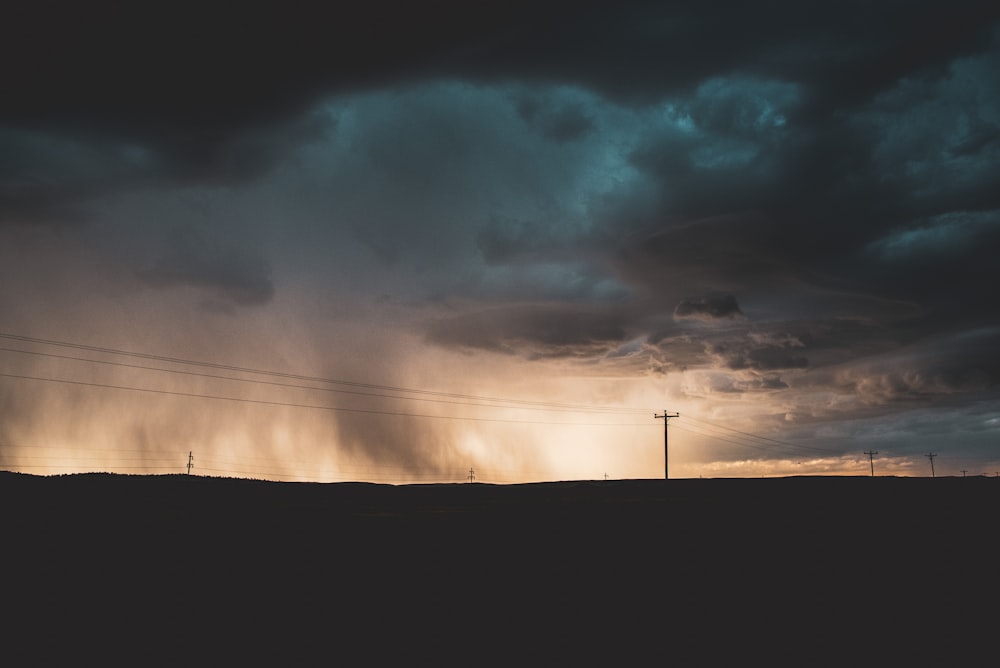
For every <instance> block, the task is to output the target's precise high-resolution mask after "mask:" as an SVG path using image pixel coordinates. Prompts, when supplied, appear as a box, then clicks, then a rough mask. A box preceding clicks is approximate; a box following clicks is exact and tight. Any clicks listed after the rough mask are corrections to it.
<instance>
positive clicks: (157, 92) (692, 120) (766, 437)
mask: <svg viewBox="0 0 1000 668" xmlns="http://www.w3.org/2000/svg"><path fill="white" fill-rule="evenodd" d="M356 4H357V6H354V5H349V6H347V5H344V4H343V3H275V2H247V3H239V4H238V5H231V4H230V5H229V6H227V7H225V8H223V7H222V6H221V3H214V2H199V3H186V2H171V3H156V2H154V3H120V2H92V3H59V2H46V1H44V0H41V1H38V2H33V3H23V4H21V5H19V6H16V7H14V8H11V9H10V10H9V11H8V12H6V13H7V15H8V16H6V17H5V20H4V25H3V27H2V28H0V33H2V34H0V37H2V38H0V63H2V64H0V75H2V80H3V81H4V88H3V103H2V104H0V467H2V468H6V469H8V470H17V471H23V472H28V473H36V474H43V475H51V474H58V473H66V472H79V471H90V470H113V471H115V472H122V473H170V472H185V471H188V470H190V472H191V473H194V474H199V475H216V476H237V477H262V478H267V479H274V480H288V481H325V482H334V481H342V480H363V481H372V482H385V483H411V482H464V481H477V482H494V483H517V482H532V481H543V480H589V479H604V478H608V479H627V478H662V477H664V475H665V462H664V459H665V452H664V445H665V444H664V441H665V437H666V439H668V440H669V445H668V446H667V447H668V454H667V456H666V458H667V459H668V460H669V475H670V477H677V478H693V477H706V478H707V477H762V476H764V477H768V476H787V475H871V474H872V473H874V474H875V475H900V476H930V475H938V476H962V475H990V476H993V475H998V472H1000V309H998V308H997V306H996V303H997V302H996V287H997V286H998V285H1000V263H998V262H997V260H996V255H997V251H998V250H1000V187H998V186H1000V183H998V177H997V174H998V171H997V166H998V164H1000V9H998V8H997V5H996V4H995V3H981V2H968V1H966V0H949V1H948V2H939V1H931V2H919V1H916V2H878V3H873V2H855V1H850V0H848V1H846V2H837V3H803V2H799V1H786V0H777V1H775V2H767V3H745V2H725V1H723V2H717V3H706V2H648V1H632V0H622V1H619V2H614V3H596V2H587V1H581V0H578V1H576V2H554V1H548V0H534V1H533V2H530V3H529V2H520V1H517V0H514V1H508V2H504V3H492V2H484V3H457V2H438V1H431V2H425V3H412V2H380V1H378V0H375V1H372V2H366V3H356ZM665 412H666V413H667V414H669V415H674V414H676V415H677V417H671V418H670V419H669V421H667V429H666V434H665V433H664V432H665V429H664V419H662V418H657V417H656V416H657V415H661V416H662V415H664V413H665ZM189 464H190V465H191V467H190V469H189V468H188V465H189Z"/></svg>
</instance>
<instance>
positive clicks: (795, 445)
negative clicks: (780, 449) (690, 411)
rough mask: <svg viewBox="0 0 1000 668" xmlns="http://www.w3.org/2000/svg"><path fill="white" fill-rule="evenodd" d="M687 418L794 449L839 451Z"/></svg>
mask: <svg viewBox="0 0 1000 668" xmlns="http://www.w3.org/2000/svg"><path fill="white" fill-rule="evenodd" d="M685 419H689V420H693V421H695V422H702V423H704V424H706V425H709V426H710V427H714V428H716V429H725V430H726V431H730V432H734V433H736V434H741V435H743V436H749V437H751V438H756V439H759V440H762V441H767V442H769V443H774V444H777V445H782V446H785V447H788V448H794V449H797V450H812V451H814V452H822V453H832V452H837V451H836V450H832V449H830V448H820V447H816V446H809V445H802V444H801V443H791V442H789V441H783V440H780V439H777V438H770V437H768V436H760V435H758V434H752V433H750V432H747V431H740V430H739V429H733V428H732V427H726V426H724V425H721V424H716V423H714V422H709V421H708V420H702V419H699V418H692V417H690V416H687V417H686V418H685Z"/></svg>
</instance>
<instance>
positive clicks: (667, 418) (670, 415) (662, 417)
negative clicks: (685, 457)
mask: <svg viewBox="0 0 1000 668" xmlns="http://www.w3.org/2000/svg"><path fill="white" fill-rule="evenodd" d="M680 416H681V414H680V413H668V412H667V411H666V410H664V411H663V415H657V414H656V413H653V417H654V418H655V419H657V420H663V479H664V480H667V479H669V478H670V466H669V464H668V460H667V425H668V424H669V423H670V418H675V417H680Z"/></svg>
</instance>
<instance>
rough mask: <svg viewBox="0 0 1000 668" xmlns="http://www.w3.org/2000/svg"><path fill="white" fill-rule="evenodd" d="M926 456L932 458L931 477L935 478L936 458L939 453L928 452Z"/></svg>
mask: <svg viewBox="0 0 1000 668" xmlns="http://www.w3.org/2000/svg"><path fill="white" fill-rule="evenodd" d="M924 456H925V457H927V458H928V459H930V460H931V477H932V478H933V477H934V458H935V457H937V453H936V452H928V453H927V454H926V455H924Z"/></svg>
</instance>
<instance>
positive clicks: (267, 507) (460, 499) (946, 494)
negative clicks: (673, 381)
mask: <svg viewBox="0 0 1000 668" xmlns="http://www.w3.org/2000/svg"><path fill="white" fill-rule="evenodd" d="M998 498H1000V481H998V480H996V479H992V478H984V477H979V478H967V479H966V478H934V479H929V478H889V477H876V478H870V477H858V478H843V477H836V478H824V477H802V478H778V479H709V480H702V479H686V480H670V481H663V480H627V481H575V482H551V483H533V484H522V485H488V484H479V483H472V484H465V483H463V484H446V485H398V486H394V485H376V484H369V483H331V484H319V483H315V484H313V483H275V482H262V481H252V480H242V479H226V478H203V477H198V476H185V475H168V476H127V475H109V474H81V475H68V476H52V477H39V476H30V475H24V474H14V473H0V503H2V504H3V506H2V507H3V508H4V510H5V523H4V546H5V549H4V565H5V566H6V569H5V571H6V573H7V574H8V576H9V577H10V580H11V581H10V585H9V586H8V587H7V588H6V593H7V597H6V600H7V602H8V603H9V604H10V605H12V606H13V607H12V608H10V609H12V610H16V611H17V619H18V623H17V624H16V625H15V626H12V627H8V628H9V629H11V631H12V632H13V636H12V637H16V636H17V635H18V633H22V632H27V631H39V630H44V629H54V628H58V629H60V633H65V632H66V629H70V630H71V631H72V632H73V633H81V634H82V635H84V636H88V637H89V636H93V637H107V634H108V633H111V634H112V635H113V636H114V637H115V638H116V639H117V640H116V642H140V644H142V645H144V646H146V647H152V646H157V643H159V644H163V643H178V642H180V643H183V642H184V640H183V638H190V637H191V636H192V634H193V635H195V636H198V635H202V636H203V638H204V640H205V641H206V643H207V644H204V645H203V646H204V647H205V648H207V649H205V650H203V651H210V652H219V653H220V654H218V657H217V658H218V660H219V661H220V662H223V663H227V665H228V664H232V663H242V662H245V661H247V660H250V661H251V662H253V659H259V658H261V657H260V655H259V653H258V650H260V651H263V649H262V647H263V646H264V645H267V646H270V645H271V643H273V642H276V643H277V644H278V645H279V646H282V645H285V646H287V647H288V649H287V651H289V652H294V651H296V650H297V649H299V648H305V647H309V648H314V649H315V648H321V647H322V648H327V649H328V651H329V652H330V656H355V657H357V656H366V657H367V658H368V659H370V661H371V663H375V664H377V665H385V664H387V663H396V662H398V661H400V660H408V661H410V662H415V663H427V662H430V663H436V662H437V660H439V659H443V658H445V657H452V658H455V657H457V656H458V655H461V653H463V652H466V653H467V652H472V651H475V652H481V653H482V658H483V659H484V661H483V662H486V663H490V662H491V661H485V659H486V658H488V657H489V658H491V660H492V659H498V660H500V663H511V662H515V661H516V662H519V663H520V662H527V663H544V662H549V661H550V660H551V661H554V662H556V663H560V664H561V663H564V662H566V661H568V660H573V661H577V660H589V661H593V660H606V661H614V662H615V663H616V664H618V665H628V664H632V663H637V662H639V661H640V659H641V660H642V661H643V662H646V661H648V658H642V657H648V656H649V652H653V653H654V654H653V655H652V658H653V659H654V660H658V661H659V660H666V659H668V658H670V657H673V658H674V659H678V660H682V665H690V664H691V662H692V661H694V662H696V663H698V662H701V663H703V665H719V664H721V663H725V662H729V661H732V660H737V659H739V660H743V659H745V660H750V659H752V658H753V657H758V658H763V657H765V656H766V657H770V660H771V663H772V664H773V663H775V662H777V663H784V664H785V665H791V664H792V663H794V661H793V660H792V659H793V657H798V660H801V661H802V663H798V664H797V665H802V664H803V663H804V664H808V665H823V664H824V662H825V661H826V659H824V661H819V662H813V661H810V660H806V658H805V657H806V656H813V657H814V658H815V657H816V656H819V657H826V658H827V659H830V658H831V657H833V656H835V655H838V656H839V655H841V652H844V651H846V650H848V648H850V647H854V645H853V643H854V640H856V641H857V643H858V644H857V647H858V651H859V652H860V647H861V646H862V640H863V639H864V636H865V635H866V634H867V633H869V631H872V632H873V631H874V629H876V628H877V629H878V633H880V634H882V636H881V637H882V638H887V637H892V638H893V639H894V640H893V642H892V643H891V646H892V651H893V652H894V654H893V656H895V660H897V661H898V659H899V657H901V656H904V655H905V654H906V653H907V652H911V651H916V648H917V646H918V645H919V643H920V641H921V640H922V638H921V637H920V636H921V635H922V634H923V633H925V632H926V629H928V628H929V627H934V628H936V631H935V633H936V634H937V637H938V638H942V637H944V635H945V634H946V633H947V632H948V631H949V630H957V629H959V628H961V629H962V630H963V633H965V632H968V633H974V630H975V628H976V626H975V625H976V623H977V622H982V621H983V617H982V616H981V614H982V613H979V612H975V611H978V610H980V608H981V606H980V605H974V602H975V600H976V598H975V597H973V596H971V594H972V593H973V592H981V591H983V590H984V588H989V587H991V586H993V585H994V584H995V582H996V579H995V578H996V567H995V556H994V555H995V554H996V552H995V548H994V545H993V543H994V541H993V537H992V532H993V528H994V523H995V516H996V509H997V499H998ZM959 622H961V623H959ZM74 637H75V636H74ZM258 644H259V645H260V647H258ZM255 647H258V649H254V648H255ZM879 651H884V652H887V654H885V656H886V657H888V656H889V654H888V652H889V646H888V644H887V645H886V647H881V648H879ZM920 651H921V652H930V653H933V652H934V651H935V650H934V647H924V648H923V649H922V650H920ZM338 652H339V654H338ZM802 652H812V653H817V652H818V653H819V654H807V655H804V654H801V653H802ZM358 653H360V654H358ZM849 655H850V651H847V654H846V655H844V656H849ZM518 657H520V659H518ZM782 657H784V658H785V659H787V661H785V660H782ZM203 658H205V659H206V660H207V659H208V656H204V657H203ZM529 658H530V660H528V659H529ZM696 659H697V661H696ZM831 660H832V659H831ZM472 662H473V663H476V662H477V661H472ZM12 665H20V664H12ZM831 665H835V662H834V663H832V664H831ZM892 665H898V663H893V664H892Z"/></svg>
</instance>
